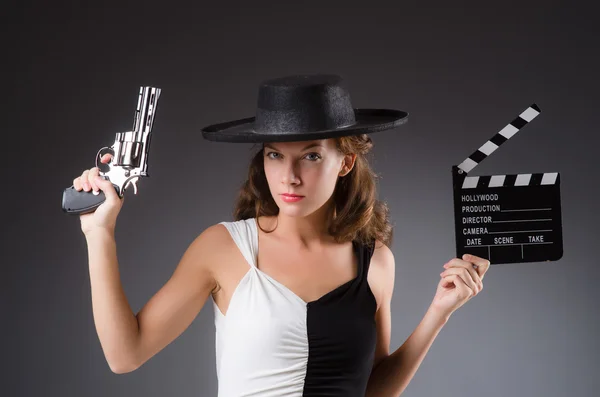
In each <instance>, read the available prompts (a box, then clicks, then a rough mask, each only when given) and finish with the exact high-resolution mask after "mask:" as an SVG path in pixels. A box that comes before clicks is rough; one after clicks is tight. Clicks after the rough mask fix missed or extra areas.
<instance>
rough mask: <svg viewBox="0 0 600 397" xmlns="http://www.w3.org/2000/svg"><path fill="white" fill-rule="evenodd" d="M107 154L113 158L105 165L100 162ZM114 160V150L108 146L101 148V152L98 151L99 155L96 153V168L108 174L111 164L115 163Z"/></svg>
mask: <svg viewBox="0 0 600 397" xmlns="http://www.w3.org/2000/svg"><path fill="white" fill-rule="evenodd" d="M106 153H110V154H111V156H112V158H111V160H110V162H108V163H107V164H104V163H101V162H100V159H101V158H102V156H103V155H105V154H106ZM114 158H115V152H114V150H113V149H112V148H110V147H108V146H105V147H103V148H101V149H100V150H98V153H96V168H98V169H99V170H100V171H101V172H103V173H105V174H106V173H107V172H108V171H110V164H112V163H113V161H114Z"/></svg>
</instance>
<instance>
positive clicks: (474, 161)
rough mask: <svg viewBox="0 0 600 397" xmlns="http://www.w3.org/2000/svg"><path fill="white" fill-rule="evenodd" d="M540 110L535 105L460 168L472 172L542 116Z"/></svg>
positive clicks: (484, 145) (467, 159)
mask: <svg viewBox="0 0 600 397" xmlns="http://www.w3.org/2000/svg"><path fill="white" fill-rule="evenodd" d="M540 112H541V110H540V108H539V107H538V106H537V105H536V104H535V103H534V104H533V105H531V106H530V107H528V108H527V109H526V110H525V111H523V113H521V114H520V115H519V116H517V118H515V119H514V120H513V121H511V122H510V123H509V124H508V125H507V126H506V127H504V128H503V129H502V130H500V131H499V132H498V133H497V134H496V135H494V136H493V137H492V138H491V139H490V140H488V141H487V142H486V143H484V144H483V145H482V146H481V147H480V148H479V149H477V150H476V151H475V152H473V154H471V155H470V156H469V157H467V158H466V159H465V161H463V162H462V163H460V165H458V168H459V169H461V170H463V171H464V172H465V173H468V172H470V171H471V170H472V169H473V168H475V167H476V166H477V165H478V164H479V163H481V162H482V161H483V160H484V159H485V158H486V157H488V156H489V155H490V154H492V153H493V152H494V151H495V150H496V149H498V147H499V146H500V145H502V144H503V143H504V142H506V141H507V140H509V139H510V138H511V137H512V136H513V135H515V134H516V133H517V132H519V131H520V130H521V129H522V128H523V127H525V126H526V125H527V124H528V123H529V122H530V121H531V120H533V119H534V118H536V117H537V116H538V115H539V114H540Z"/></svg>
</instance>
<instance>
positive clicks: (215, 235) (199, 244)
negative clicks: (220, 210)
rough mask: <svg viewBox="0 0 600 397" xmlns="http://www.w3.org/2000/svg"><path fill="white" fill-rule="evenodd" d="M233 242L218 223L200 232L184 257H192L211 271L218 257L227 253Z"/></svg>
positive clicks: (225, 229)
mask: <svg viewBox="0 0 600 397" xmlns="http://www.w3.org/2000/svg"><path fill="white" fill-rule="evenodd" d="M232 244H233V240H232V239H231V236H230V234H229V231H228V230H227V228H226V227H225V226H224V225H222V224H219V223H216V224H213V225H211V226H209V227H207V228H206V229H204V230H203V231H202V233H200V234H199V235H198V236H197V237H196V238H195V239H194V240H193V241H192V242H191V243H190V245H189V247H188V249H187V251H186V253H185V255H189V256H193V257H195V259H197V261H198V263H202V265H203V266H204V267H205V268H207V269H208V270H212V269H213V267H214V265H215V263H218V261H219V259H220V256H221V255H223V254H224V253H226V252H229V250H230V248H231V246H232Z"/></svg>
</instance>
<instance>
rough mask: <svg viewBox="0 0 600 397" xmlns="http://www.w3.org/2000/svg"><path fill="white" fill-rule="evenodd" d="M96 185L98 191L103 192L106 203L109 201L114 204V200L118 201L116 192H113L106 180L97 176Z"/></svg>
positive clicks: (111, 186)
mask: <svg viewBox="0 0 600 397" xmlns="http://www.w3.org/2000/svg"><path fill="white" fill-rule="evenodd" d="M96 185H97V186H98V188H99V189H100V190H102V191H103V192H104V195H105V196H106V200H107V201H109V200H110V202H115V201H116V200H119V195H118V194H117V191H116V190H115V188H114V186H113V184H112V182H111V181H109V180H108V179H104V178H102V177H100V176H97V177H96Z"/></svg>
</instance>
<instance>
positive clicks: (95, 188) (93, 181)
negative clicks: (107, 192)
mask: <svg viewBox="0 0 600 397" xmlns="http://www.w3.org/2000/svg"><path fill="white" fill-rule="evenodd" d="M98 175H99V170H98V167H94V168H90V171H89V173H88V182H89V183H90V185H91V186H92V190H93V191H95V192H97V191H98V185H97V184H96V177H97V176H98Z"/></svg>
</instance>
